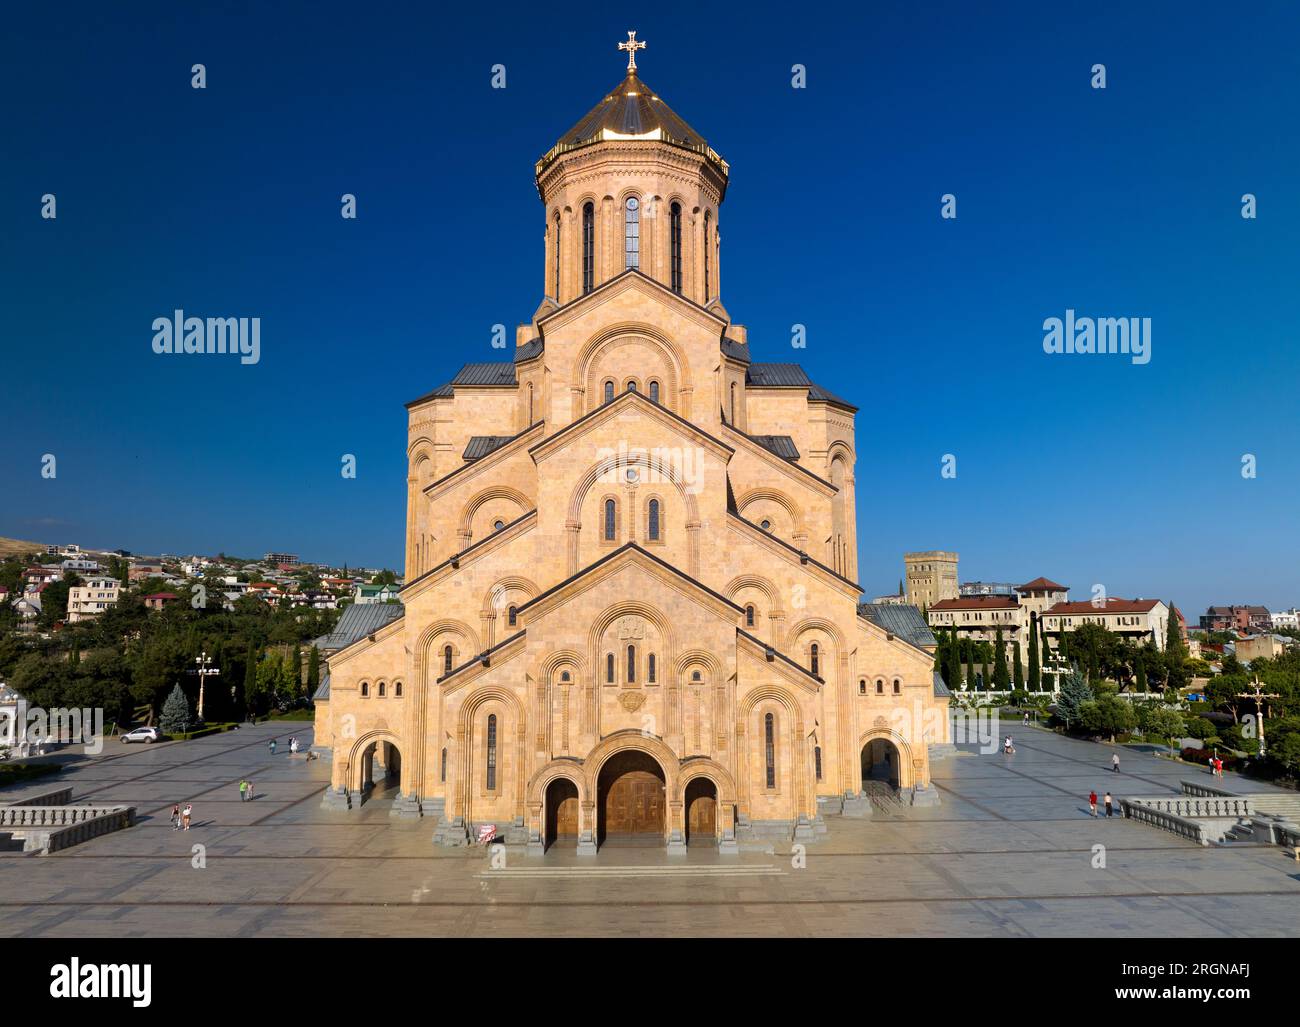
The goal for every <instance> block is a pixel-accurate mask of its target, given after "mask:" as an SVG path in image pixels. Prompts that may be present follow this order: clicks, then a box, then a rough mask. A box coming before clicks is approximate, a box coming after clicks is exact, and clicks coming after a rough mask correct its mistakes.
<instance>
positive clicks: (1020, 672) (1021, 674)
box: [1011, 641, 1025, 692]
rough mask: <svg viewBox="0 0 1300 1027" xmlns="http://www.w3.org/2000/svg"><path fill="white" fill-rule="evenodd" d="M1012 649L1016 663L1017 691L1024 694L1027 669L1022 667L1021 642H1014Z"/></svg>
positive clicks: (1015, 678)
mask: <svg viewBox="0 0 1300 1027" xmlns="http://www.w3.org/2000/svg"><path fill="white" fill-rule="evenodd" d="M1011 648H1012V652H1013V654H1014V656H1015V661H1016V670H1015V677H1014V681H1015V689H1016V691H1017V692H1023V691H1024V690H1025V668H1024V667H1022V666H1021V665H1020V642H1019V641H1016V642H1013V643H1012V644H1011Z"/></svg>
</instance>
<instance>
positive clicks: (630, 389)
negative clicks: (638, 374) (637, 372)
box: [627, 378, 637, 392]
mask: <svg viewBox="0 0 1300 1027" xmlns="http://www.w3.org/2000/svg"><path fill="white" fill-rule="evenodd" d="M627 391H628V392H636V391H637V389H636V379H635V378H632V379H630V380H629V381H628V383H627Z"/></svg>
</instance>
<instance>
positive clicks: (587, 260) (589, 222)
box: [582, 201, 596, 295]
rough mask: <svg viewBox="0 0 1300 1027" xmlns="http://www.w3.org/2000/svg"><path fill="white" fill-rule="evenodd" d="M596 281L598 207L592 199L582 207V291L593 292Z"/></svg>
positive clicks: (584, 292) (585, 292) (584, 293)
mask: <svg viewBox="0 0 1300 1027" xmlns="http://www.w3.org/2000/svg"><path fill="white" fill-rule="evenodd" d="M595 282H596V208H595V207H593V206H592V204H591V201H588V202H587V205H586V206H585V207H583V208H582V292H583V295H586V294H587V293H589V292H591V290H592V288H593V287H594V285H595Z"/></svg>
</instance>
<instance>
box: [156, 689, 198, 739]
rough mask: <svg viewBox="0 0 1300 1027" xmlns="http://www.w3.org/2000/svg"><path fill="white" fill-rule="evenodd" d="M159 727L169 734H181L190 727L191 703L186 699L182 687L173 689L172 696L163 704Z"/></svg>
mask: <svg viewBox="0 0 1300 1027" xmlns="http://www.w3.org/2000/svg"><path fill="white" fill-rule="evenodd" d="M158 724H159V726H160V727H161V728H162V729H163V731H164V732H166V733H167V734H181V733H183V732H185V731H188V730H189V727H190V701H189V700H188V699H186V698H185V693H184V692H183V691H181V686H180V685H175V686H173V687H172V690H171V694H170V695H168V696H167V701H166V702H164V703H163V708H162V717H161V718H160V719H159V721H158Z"/></svg>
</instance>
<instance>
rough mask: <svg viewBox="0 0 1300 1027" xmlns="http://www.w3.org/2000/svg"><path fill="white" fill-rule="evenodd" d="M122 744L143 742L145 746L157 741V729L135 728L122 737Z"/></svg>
mask: <svg viewBox="0 0 1300 1027" xmlns="http://www.w3.org/2000/svg"><path fill="white" fill-rule="evenodd" d="M122 741H124V742H144V743H146V744H149V743H152V742H156V741H158V729H157V728H156V727H137V728H134V729H132V730H130V731H128V732H127V733H126V734H124V735H123V736H122Z"/></svg>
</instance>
